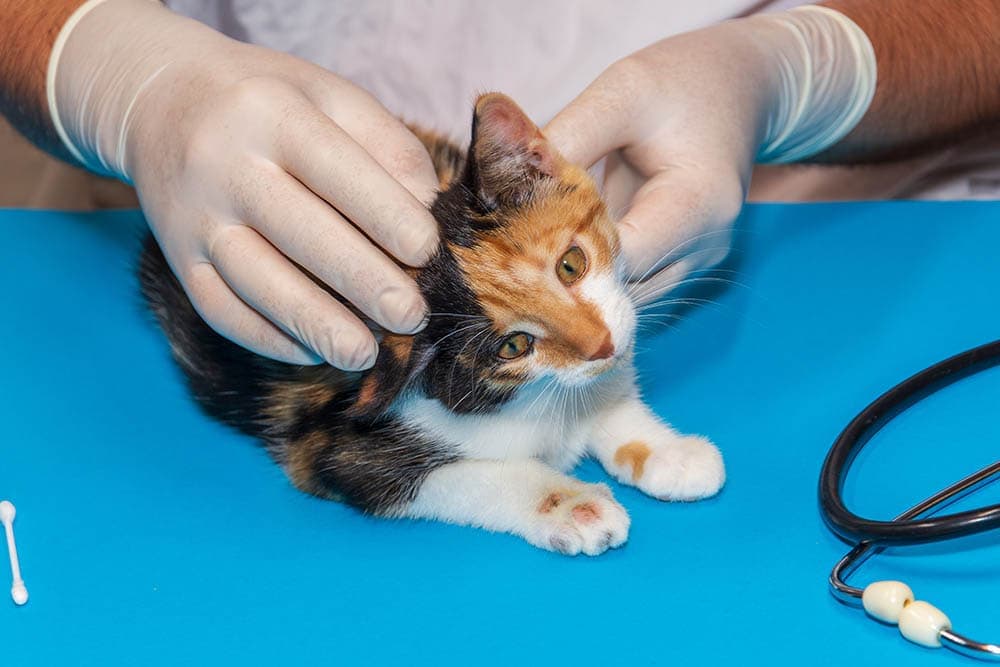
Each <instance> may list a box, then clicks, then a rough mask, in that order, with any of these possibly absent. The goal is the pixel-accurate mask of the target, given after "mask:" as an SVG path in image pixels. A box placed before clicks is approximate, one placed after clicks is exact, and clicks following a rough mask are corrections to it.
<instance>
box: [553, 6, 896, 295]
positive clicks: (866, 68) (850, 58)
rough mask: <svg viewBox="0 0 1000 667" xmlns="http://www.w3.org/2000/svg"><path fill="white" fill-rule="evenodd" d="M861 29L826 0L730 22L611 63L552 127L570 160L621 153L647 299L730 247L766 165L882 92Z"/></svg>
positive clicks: (616, 205) (615, 209) (849, 117)
mask: <svg viewBox="0 0 1000 667" xmlns="http://www.w3.org/2000/svg"><path fill="white" fill-rule="evenodd" d="M875 71H876V70H875V54H874V51H873V49H872V47H871V44H870V42H869V41H868V38H867V37H866V36H865V34H864V33H863V32H862V31H861V29H860V28H859V27H858V26H857V25H856V24H855V23H853V22H852V21H851V20H849V19H848V18H847V17H845V16H844V15H842V14H840V13H838V12H835V11H833V10H830V9H827V8H822V7H803V8H799V9H795V10H792V11H790V12H784V13H780V14H769V15H759V16H754V17H751V18H747V19H740V20H734V21H729V22H726V23H722V24H719V25H717V26H713V27H711V28H707V29H704V30H699V31H696V32H691V33H686V34H682V35H678V36H676V37H671V38H668V39H665V40H663V41H661V42H658V43H656V44H653V45H652V46H649V47H647V48H645V49H643V50H641V51H639V52H637V53H635V54H633V55H631V56H629V57H627V58H625V59H623V60H621V61H619V62H617V63H615V64H614V65H612V66H611V67H610V68H608V69H607V70H606V71H605V72H604V73H603V74H602V75H601V76H600V77H598V78H597V80H595V81H594V82H593V83H592V84H591V85H590V86H589V87H588V88H587V89H586V90H584V91H583V93H581V94H580V95H579V96H578V97H577V98H576V99H575V100H574V101H573V102H571V103H570V104H569V105H568V106H567V107H566V108H565V109H564V110H563V111H561V112H560V113H559V114H558V115H557V116H556V117H555V118H554V119H553V120H552V121H551V122H550V123H549V125H548V126H547V127H546V128H545V133H546V135H547V136H548V137H549V139H550V140H552V141H553V142H554V143H555V145H556V146H557V147H558V148H559V150H560V151H561V152H562V154H563V155H564V156H566V157H567V159H570V160H573V161H575V162H577V163H579V164H582V165H585V166H589V165H591V164H593V163H595V162H596V161H597V160H599V159H600V158H602V157H604V156H607V158H608V160H607V162H606V165H605V183H604V185H605V197H606V199H607V201H608V204H609V209H610V210H611V212H612V214H621V213H624V216H623V217H621V220H620V231H621V240H622V248H623V251H624V254H625V258H626V261H627V264H628V266H629V269H630V271H631V278H630V279H631V280H633V281H636V282H641V281H644V280H648V281H649V284H648V285H647V286H646V287H639V288H637V291H636V294H638V295H639V300H640V301H643V302H647V301H651V300H653V299H655V298H656V297H657V296H659V295H662V294H663V293H664V292H666V291H668V290H670V289H671V288H673V287H675V286H677V285H679V284H681V283H682V282H683V281H684V280H685V276H687V275H689V274H690V273H691V272H692V271H697V270H699V269H704V268H708V267H711V266H714V265H715V264H717V263H718V262H720V261H721V260H722V259H723V258H725V256H726V255H727V254H728V251H729V246H730V240H731V234H732V224H733V221H734V220H735V219H736V217H737V215H739V212H740V209H741V208H742V206H743V201H744V199H745V198H746V193H747V190H748V189H749V185H750V173H751V170H752V168H753V164H754V162H755V160H756V161H761V162H791V161H795V160H799V159H802V158H805V157H808V156H809V155H813V154H815V153H818V152H820V151H822V150H824V149H825V148H827V147H829V146H830V145H832V144H834V143H836V142H837V141H838V140H840V139H841V138H842V137H843V136H845V135H846V134H847V133H848V132H849V131H850V130H851V129H852V128H853V127H854V126H855V125H856V124H857V122H858V121H859V120H860V119H861V117H862V116H863V115H864V113H865V111H866V110H867V109H868V105H869V104H870V102H871V99H872V96H873V95H874V91H875Z"/></svg>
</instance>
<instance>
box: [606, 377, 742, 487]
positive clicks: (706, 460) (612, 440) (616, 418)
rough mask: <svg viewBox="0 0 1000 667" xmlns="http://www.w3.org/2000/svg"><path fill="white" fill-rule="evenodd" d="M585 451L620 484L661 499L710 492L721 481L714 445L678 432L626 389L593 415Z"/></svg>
mask: <svg viewBox="0 0 1000 667" xmlns="http://www.w3.org/2000/svg"><path fill="white" fill-rule="evenodd" d="M590 443H591V445H590V449H591V452H592V453H593V454H594V455H595V456H596V457H597V458H598V459H599V460H600V462H601V464H602V465H603V466H604V468H605V469H606V470H607V471H608V472H609V473H611V474H612V475H613V476H614V477H615V478H616V479H617V480H618V481H620V482H622V483H623V484H629V485H632V486H636V487H638V488H639V489H641V490H642V491H643V492H645V493H647V494H649V495H651V496H654V497H656V498H659V499H661V500H699V499H701V498H707V497H709V496H714V495H715V494H716V493H718V492H719V489H721V488H722V485H723V483H724V482H725V480H726V471H725V467H724V466H723V463H722V455H721V454H720V453H719V450H718V449H717V448H716V447H715V445H713V444H712V443H711V442H709V441H708V440H707V439H705V438H703V437H701V436H697V435H681V434H679V433H677V432H676V431H674V430H673V429H671V428H670V427H669V426H667V425H666V424H664V423H663V422H661V421H660V420H659V419H658V418H657V417H656V415H654V414H653V412H652V411H651V410H650V409H649V408H648V407H647V406H646V404H645V403H643V402H642V400H641V399H640V398H639V397H638V395H635V394H631V395H630V396H629V397H627V398H625V399H623V400H622V401H620V402H618V403H615V404H613V405H611V406H609V407H608V408H607V409H605V410H604V411H603V412H601V413H600V414H598V415H597V416H596V420H595V422H594V428H593V430H592V431H591V437H590Z"/></svg>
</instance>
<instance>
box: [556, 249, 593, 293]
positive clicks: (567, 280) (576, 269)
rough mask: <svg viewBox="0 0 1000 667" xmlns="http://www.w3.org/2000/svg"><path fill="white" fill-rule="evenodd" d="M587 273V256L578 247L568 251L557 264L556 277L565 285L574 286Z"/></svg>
mask: <svg viewBox="0 0 1000 667" xmlns="http://www.w3.org/2000/svg"><path fill="white" fill-rule="evenodd" d="M586 271H587V256H586V255H584V254H583V251H582V250H580V249H579V248H578V247H576V246H573V247H572V248H570V249H569V250H567V251H566V254H565V255H563V256H562V258H561V259H560V260H559V263H558V264H556V275H557V276H559V280H561V281H562V283H563V285H572V284H573V283H575V282H576V281H577V280H579V279H580V276H582V275H583V274H584V273H585V272H586Z"/></svg>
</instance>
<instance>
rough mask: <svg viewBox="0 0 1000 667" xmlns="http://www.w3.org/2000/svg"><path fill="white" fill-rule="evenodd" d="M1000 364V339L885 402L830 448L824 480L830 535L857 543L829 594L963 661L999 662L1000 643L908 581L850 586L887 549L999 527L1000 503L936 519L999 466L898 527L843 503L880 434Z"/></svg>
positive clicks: (936, 498) (925, 505) (994, 476)
mask: <svg viewBox="0 0 1000 667" xmlns="http://www.w3.org/2000/svg"><path fill="white" fill-rule="evenodd" d="M996 365H1000V340H998V341H994V342H992V343H988V344H986V345H982V346H980V347H977V348H973V349H971V350H968V351H966V352H963V353H961V354H958V355H955V356H954V357H951V358H950V359H945V360H944V361H942V362H940V363H938V364H935V365H933V366H931V367H930V368H927V369H925V370H923V371H921V372H919V373H917V374H916V375H914V376H912V377H910V378H908V379H907V380H904V381H903V382H901V383H900V384H898V385H896V386H895V387H893V388H892V389H890V390H889V391H887V392H886V393H884V394H882V395H881V396H879V397H878V398H877V399H876V400H875V401H874V402H873V403H872V404H871V405H869V406H868V407H867V408H865V409H864V410H863V411H862V412H861V414H859V415H858V416H857V417H855V418H854V420H853V421H851V423H850V424H849V425H848V426H847V428H845V429H844V431H843V432H842V433H841V434H840V436H839V437H838V438H837V440H836V441H835V442H834V443H833V447H831V448H830V453H829V454H827V456H826V461H824V463H823V470H822V472H821V473H820V480H819V501H820V507H821V508H822V511H823V515H824V518H825V519H826V522H827V524H828V525H829V527H830V529H831V530H833V531H834V532H835V533H837V534H838V535H839V536H841V537H842V538H844V539H845V540H848V541H851V542H856V543H857V544H856V546H855V547H854V548H853V549H851V551H850V552H848V553H847V554H846V555H845V556H844V557H843V558H841V559H840V561H839V562H838V563H837V564H836V565H835V566H834V568H833V571H832V572H831V573H830V589H831V592H832V593H833V595H834V597H836V598H837V599H838V600H840V601H842V602H848V603H854V604H857V600H859V599H860V600H861V604H862V606H863V607H864V609H865V611H866V612H867V613H868V614H869V615H871V616H872V617H874V618H876V619H878V620H880V621H884V622H886V623H890V624H893V625H897V626H898V627H899V631H900V633H902V635H903V636H904V637H906V638H907V639H909V640H910V641H913V642H915V643H917V644H921V645H923V646H929V647H940V646H947V647H948V648H950V649H952V650H954V651H957V652H959V653H962V654H964V655H967V656H970V657H975V658H980V659H986V660H997V661H1000V645H997V644H986V643H983V642H978V641H975V640H972V639H969V638H968V637H966V636H964V635H961V634H959V633H958V632H956V631H955V630H954V629H953V628H952V627H951V621H950V620H949V619H948V617H947V616H946V615H945V614H944V613H943V612H941V611H940V610H939V609H937V608H936V607H934V606H933V605H931V604H929V603H927V602H924V601H921V600H916V599H915V598H914V596H913V591H911V590H910V587H909V586H907V585H906V584H904V583H903V582H901V581H876V582H874V583H871V584H869V585H868V586H866V587H865V588H864V589H860V588H856V587H854V586H851V585H849V584H848V583H847V582H846V580H847V578H848V577H849V576H850V575H851V574H852V573H854V571H855V570H857V569H858V567H860V566H861V564H862V563H864V562H865V561H866V560H868V559H869V558H870V557H871V556H873V555H875V554H876V553H879V552H881V551H882V550H883V549H884V548H885V547H888V546H902V545H910V544H926V543H928V542H938V541H941V540H949V539H953V538H956V537H963V536H966V535H973V534H975V533H981V532H983V531H987V530H992V529H994V528H1000V505H991V506H988V507H982V508H979V509H975V510H968V511H965V512H956V513H954V514H949V515H946V516H935V517H933V518H932V515H934V514H935V513H936V512H937V511H938V510H941V509H943V508H944V507H947V506H948V505H950V504H951V503H954V502H956V501H957V500H959V499H960V498H963V497H965V496H967V495H969V494H971V493H974V492H975V491H976V490H978V489H981V488H982V487H984V486H986V485H987V484H989V483H991V482H994V481H997V480H998V479H1000V461H997V462H996V463H993V464H991V465H988V466H986V467H985V468H983V469H982V470H979V471H977V472H975V473H973V474H971V475H969V476H968V477H966V478H965V479H962V480H959V481H958V482H955V483H954V484H952V485H951V486H949V487H948V488H946V489H943V490H941V491H939V492H938V493H936V494H934V495H933V496H931V497H930V498H927V499H926V500H924V501H923V502H921V503H919V504H917V505H915V506H914V507H911V508H910V509H908V510H907V511H905V512H903V513H902V514H900V515H899V516H897V517H896V518H895V519H893V520H892V521H872V520H870V519H865V518H862V517H859V516H857V515H856V514H854V513H852V512H851V511H850V510H848V509H847V507H846V506H845V505H844V501H843V499H842V498H841V493H840V492H841V489H842V488H843V486H844V480H845V479H846V478H847V472H848V470H849V469H850V466H851V463H852V462H853V461H854V457H855V456H857V454H858V452H860V451H861V448H862V447H864V445H865V443H867V442H868V441H869V440H870V439H871V437H872V436H873V435H875V433H877V432H878V431H879V429H881V428H882V427H883V426H885V425H886V424H887V423H888V422H889V421H890V420H892V419H893V418H894V417H895V416H896V415H898V414H899V413H900V412H903V411H904V410H906V409H907V408H909V407H910V406H912V405H913V404H915V403H917V402H918V401H920V400H922V399H923V398H926V397H927V396H929V395H931V394H933V393H934V392H936V391H939V390H940V389H943V388H944V387H946V386H948V385H950V384H951V383H953V382H956V381H958V380H961V379H962V378H965V377H968V376H969V375H972V374H974V373H978V372H980V371H983V370H986V369H988V368H991V367H993V366H996Z"/></svg>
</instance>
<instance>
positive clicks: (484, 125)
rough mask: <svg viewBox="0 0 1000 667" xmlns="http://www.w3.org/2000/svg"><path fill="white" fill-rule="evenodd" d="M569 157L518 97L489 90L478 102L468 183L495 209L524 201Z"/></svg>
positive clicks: (474, 119)
mask: <svg viewBox="0 0 1000 667" xmlns="http://www.w3.org/2000/svg"><path fill="white" fill-rule="evenodd" d="M564 165H565V161H564V160H563V158H562V156H560V155H559V153H558V152H557V151H556V149H555V148H554V147H553V146H552V145H551V144H550V143H549V141H548V139H546V138H545V136H544V135H543V134H542V131H541V130H539V129H538V126H537V125H535V124H534V123H533V122H532V121H531V119H530V118H528V116H527V115H526V114H525V113H524V112H523V111H522V110H521V107H519V106H517V104H516V103H515V102H514V100H512V99H510V98H509V97H507V96H506V95H502V94H500V93H487V94H485V95H481V96H480V97H479V99H478V100H476V111H475V114H474V115H473V118H472V143H471V145H470V146H469V156H468V159H467V161H466V173H465V179H464V180H465V185H466V186H467V187H469V188H470V189H471V190H472V191H473V192H475V193H476V194H477V195H478V196H479V198H480V200H481V201H482V202H483V203H485V204H486V205H487V206H490V207H493V208H495V207H497V206H498V205H502V204H514V205H517V204H520V203H522V202H523V201H524V200H526V199H527V198H528V197H529V196H530V195H531V192H532V189H533V187H534V185H535V183H537V182H538V181H539V180H540V179H545V178H554V177H556V176H557V175H558V174H559V173H560V172H561V171H562V169H563V166H564Z"/></svg>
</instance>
